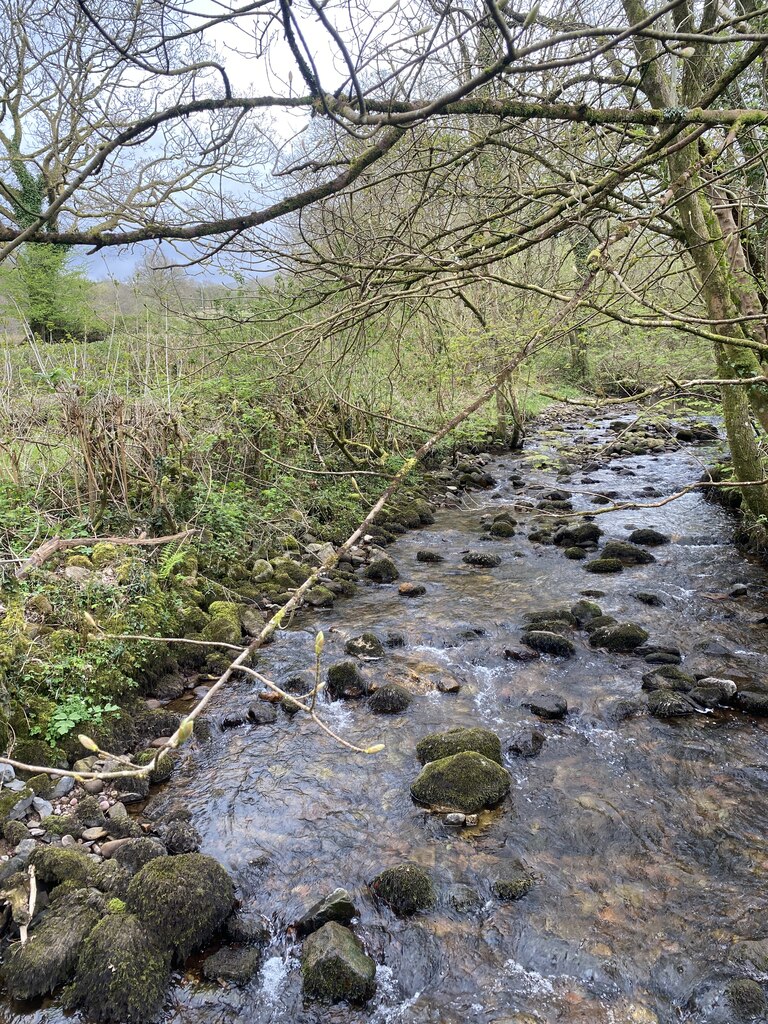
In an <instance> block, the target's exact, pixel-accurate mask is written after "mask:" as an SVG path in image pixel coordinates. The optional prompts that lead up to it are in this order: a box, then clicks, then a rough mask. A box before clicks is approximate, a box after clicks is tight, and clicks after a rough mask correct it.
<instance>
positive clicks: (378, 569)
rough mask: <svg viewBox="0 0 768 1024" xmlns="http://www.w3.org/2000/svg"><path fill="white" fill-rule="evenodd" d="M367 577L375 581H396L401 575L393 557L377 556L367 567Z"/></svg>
mask: <svg viewBox="0 0 768 1024" xmlns="http://www.w3.org/2000/svg"><path fill="white" fill-rule="evenodd" d="M364 575H365V578H366V579H369V580H372V581H373V582H374V583H394V582H395V580H396V579H398V577H399V576H400V573H399V572H398V571H397V566H396V565H395V563H394V562H393V561H392V559H391V558H387V557H385V556H384V557H381V558H375V559H374V560H373V561H372V562H371V563H370V564H369V565H368V566H366V569H365V573H364Z"/></svg>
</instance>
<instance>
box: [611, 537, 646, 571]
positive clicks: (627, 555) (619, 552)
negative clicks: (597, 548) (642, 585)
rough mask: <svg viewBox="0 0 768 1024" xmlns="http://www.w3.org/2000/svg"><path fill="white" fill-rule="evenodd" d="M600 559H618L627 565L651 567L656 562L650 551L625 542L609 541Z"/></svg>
mask: <svg viewBox="0 0 768 1024" xmlns="http://www.w3.org/2000/svg"><path fill="white" fill-rule="evenodd" d="M600 557H601V558H618V559H619V561H621V562H624V564H625V565H649V564H650V563H651V562H655V561H656V559H655V558H654V557H653V555H652V554H651V553H650V552H649V551H646V550H645V549H644V548H640V547H638V546H637V545H636V544H630V543H629V542H628V541H625V540H609V541H608V543H607V544H606V545H605V547H604V548H603V550H602V551H601V552H600Z"/></svg>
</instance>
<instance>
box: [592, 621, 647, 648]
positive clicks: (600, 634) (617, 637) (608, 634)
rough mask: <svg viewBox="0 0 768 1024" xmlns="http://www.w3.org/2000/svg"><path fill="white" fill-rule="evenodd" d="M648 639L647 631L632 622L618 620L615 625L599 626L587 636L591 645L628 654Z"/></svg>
mask: <svg viewBox="0 0 768 1024" xmlns="http://www.w3.org/2000/svg"><path fill="white" fill-rule="evenodd" d="M647 639H648V633H647V632H646V631H645V630H644V629H643V628H642V626H637V625H635V623H634V622H618V623H616V625H615V626H601V627H600V628H599V629H595V630H593V632H592V633H591V634H590V636H589V643H590V646H592V647H605V649H606V650H608V651H611V652H612V653H614V654H628V653H629V652H630V651H634V650H635V648H636V647H640V646H641V645H642V644H644V643H645V641H646V640H647Z"/></svg>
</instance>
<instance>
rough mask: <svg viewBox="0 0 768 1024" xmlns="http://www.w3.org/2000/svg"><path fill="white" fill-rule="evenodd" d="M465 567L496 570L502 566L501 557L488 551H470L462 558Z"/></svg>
mask: <svg viewBox="0 0 768 1024" xmlns="http://www.w3.org/2000/svg"><path fill="white" fill-rule="evenodd" d="M462 562H464V564H465V565H473V566H477V567H478V568H479V569H495V568H496V567H497V566H499V565H501V556H500V555H492V554H490V553H489V552H486V551H468V552H467V553H466V555H464V557H463V558H462Z"/></svg>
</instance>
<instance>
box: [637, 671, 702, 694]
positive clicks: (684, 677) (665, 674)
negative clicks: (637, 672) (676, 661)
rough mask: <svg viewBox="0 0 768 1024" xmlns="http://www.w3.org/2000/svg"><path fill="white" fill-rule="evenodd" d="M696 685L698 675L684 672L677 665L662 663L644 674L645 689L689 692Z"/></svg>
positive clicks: (650, 690)
mask: <svg viewBox="0 0 768 1024" xmlns="http://www.w3.org/2000/svg"><path fill="white" fill-rule="evenodd" d="M695 685H696V676H692V675H691V674H690V673H689V672H684V671H683V670H682V669H681V668H679V667H678V666H677V665H662V666H661V667H660V668H657V669H654V670H653V671H652V672H646V673H645V675H644V676H643V689H644V690H648V691H649V692H653V691H654V690H677V691H678V692H679V693H688V692H689V691H690V690H692V689H693V688H694V686H695Z"/></svg>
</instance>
